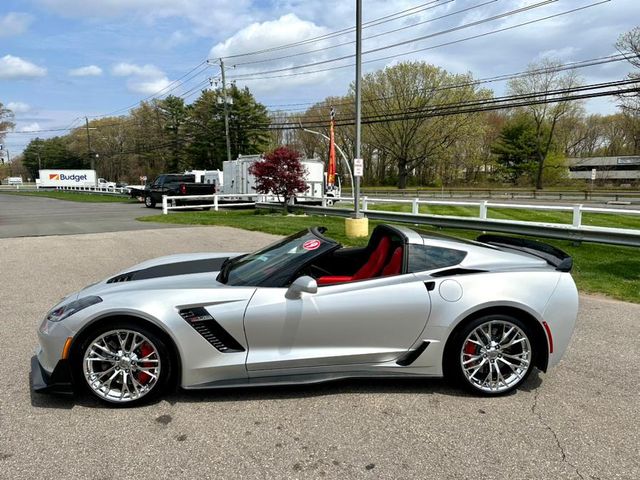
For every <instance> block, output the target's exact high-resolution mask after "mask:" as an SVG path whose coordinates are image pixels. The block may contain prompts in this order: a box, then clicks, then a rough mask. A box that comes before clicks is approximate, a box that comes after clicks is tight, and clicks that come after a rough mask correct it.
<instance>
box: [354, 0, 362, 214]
mask: <svg viewBox="0 0 640 480" xmlns="http://www.w3.org/2000/svg"><path fill="white" fill-rule="evenodd" d="M361 76H362V0H356V145H355V155H354V157H353V158H354V170H355V159H356V158H358V159H359V158H361V157H360V133H361V128H360V127H361V114H362V112H361V103H362V102H361V99H362V90H361V85H360V77H361ZM355 181H356V183H355V185H354V203H355V207H356V208H355V218H362V217H363V215H362V213H360V176H359V175H358V176H356V178H355Z"/></svg>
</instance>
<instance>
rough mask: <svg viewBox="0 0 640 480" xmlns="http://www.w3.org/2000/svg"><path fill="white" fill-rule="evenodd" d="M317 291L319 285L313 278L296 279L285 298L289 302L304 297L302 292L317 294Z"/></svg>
mask: <svg viewBox="0 0 640 480" xmlns="http://www.w3.org/2000/svg"><path fill="white" fill-rule="evenodd" d="M317 291H318V283H317V282H316V281H315V280H314V279H313V278H311V277H308V276H306V275H305V276H304V277H299V278H296V279H295V280H294V282H293V283H292V284H291V286H290V287H289V288H288V289H287V293H285V294H284V296H285V298H288V299H289V300H298V299H299V298H300V297H302V292H306V293H316V292H317Z"/></svg>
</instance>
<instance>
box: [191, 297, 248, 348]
mask: <svg viewBox="0 0 640 480" xmlns="http://www.w3.org/2000/svg"><path fill="white" fill-rule="evenodd" d="M179 313H180V316H181V317H182V318H184V319H185V321H186V322H187V323H188V324H189V325H191V326H192V327H193V329H194V330H195V331H196V332H198V333H199V334H200V335H202V337H204V339H205V340H206V341H207V342H209V343H210V344H211V345H213V346H214V347H215V348H216V349H217V350H218V351H219V352H222V353H234V352H244V347H243V346H242V345H240V343H239V342H238V341H237V340H236V339H235V338H233V337H232V336H231V334H230V333H229V332H227V331H226V330H225V329H224V328H222V326H221V325H220V324H219V323H218V322H216V320H215V318H213V317H212V316H211V315H210V314H209V312H207V311H206V310H205V309H204V308H202V307H196V308H187V309H184V310H180V312H179Z"/></svg>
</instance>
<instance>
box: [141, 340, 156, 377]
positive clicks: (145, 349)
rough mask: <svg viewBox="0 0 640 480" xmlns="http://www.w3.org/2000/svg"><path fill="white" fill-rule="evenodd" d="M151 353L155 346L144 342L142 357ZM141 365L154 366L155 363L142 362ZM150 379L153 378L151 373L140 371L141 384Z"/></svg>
mask: <svg viewBox="0 0 640 480" xmlns="http://www.w3.org/2000/svg"><path fill="white" fill-rule="evenodd" d="M151 353H153V347H152V346H151V345H149V344H148V343H146V342H145V343H143V344H142V345H140V357H141V358H144V357H146V356H147V355H150V354H151ZM140 366H141V367H145V368H148V367H151V366H153V363H151V362H142V363H141V364H140ZM149 380H151V375H149V374H148V373H146V372H138V381H139V382H140V383H141V384H143V385H144V384H146V383H147V382H148V381H149Z"/></svg>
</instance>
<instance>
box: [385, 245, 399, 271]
mask: <svg viewBox="0 0 640 480" xmlns="http://www.w3.org/2000/svg"><path fill="white" fill-rule="evenodd" d="M401 271H402V247H398V248H396V249H395V250H394V251H393V254H392V255H391V260H389V263H387V265H386V267H384V268H383V269H382V276H383V277H385V276H387V275H398V274H399V273H400V272H401Z"/></svg>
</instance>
